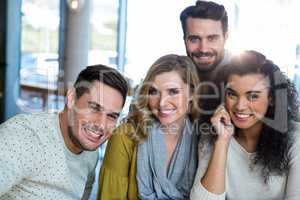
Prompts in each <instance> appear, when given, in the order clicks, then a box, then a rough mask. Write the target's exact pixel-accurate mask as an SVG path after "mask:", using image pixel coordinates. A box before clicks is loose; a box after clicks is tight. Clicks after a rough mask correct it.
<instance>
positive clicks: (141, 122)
mask: <svg viewBox="0 0 300 200" xmlns="http://www.w3.org/2000/svg"><path fill="white" fill-rule="evenodd" d="M198 84H199V79H198V76H197V72H196V69H195V66H194V64H193V62H192V61H191V60H190V58H188V57H187V56H178V55H166V56H163V57H161V58H159V59H158V60H157V61H156V62H155V63H154V64H153V65H152V67H151V68H150V70H149V71H148V73H147V75H146V78H145V80H144V82H143V85H142V86H141V89H140V91H139V95H138V99H137V101H136V103H135V104H134V105H133V111H132V113H131V115H130V116H129V118H128V120H127V122H126V123H125V124H123V125H121V126H120V127H119V128H118V129H117V130H116V131H115V133H114V135H113V136H112V138H111V139H110V141H109V143H108V146H107V149H106V153H105V157H104V161H103V164H102V167H101V172H100V180H99V191H98V200H100V199H102V200H109V199H187V198H188V197H189V193H190V189H191V187H192V184H193V180H194V177H195V172H196V168H197V142H198V139H197V138H198V136H197V134H196V131H195V130H193V129H194V125H195V123H196V121H195V119H197V118H198V116H199V114H198V112H197V105H198V104H197V99H196V95H195V94H196V92H197V91H195V90H196V87H197V86H198Z"/></svg>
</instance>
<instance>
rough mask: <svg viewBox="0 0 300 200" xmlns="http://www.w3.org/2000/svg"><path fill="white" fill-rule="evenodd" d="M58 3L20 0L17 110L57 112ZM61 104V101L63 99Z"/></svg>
mask: <svg viewBox="0 0 300 200" xmlns="http://www.w3.org/2000/svg"><path fill="white" fill-rule="evenodd" d="M58 34H59V0H52V1H48V0H23V1H22V33H21V51H22V52H21V68H20V84H21V94H20V102H19V104H20V107H21V110H22V111H25V112H34V111H42V110H49V109H50V110H52V109H54V110H56V109H57V108H58V106H57V101H58V99H61V98H58V97H56V95H55V93H56V90H57V78H58V70H59V67H58V41H59V40H58V38H59V36H58ZM62 101H63V100H62Z"/></svg>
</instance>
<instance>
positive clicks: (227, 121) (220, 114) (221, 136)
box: [210, 104, 234, 141]
mask: <svg viewBox="0 0 300 200" xmlns="http://www.w3.org/2000/svg"><path fill="white" fill-rule="evenodd" d="M210 121H211V123H212V126H213V127H214V129H215V133H216V134H217V135H218V140H226V141H227V140H228V141H229V140H230V138H231V136H232V135H233V134H234V126H233V124H232V123H231V118H230V115H229V113H228V112H227V110H226V109H225V107H224V106H223V104H221V105H220V106H219V107H218V108H217V109H216V111H215V113H214V115H213V116H212V118H211V119H210Z"/></svg>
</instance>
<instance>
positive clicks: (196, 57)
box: [187, 51, 222, 73]
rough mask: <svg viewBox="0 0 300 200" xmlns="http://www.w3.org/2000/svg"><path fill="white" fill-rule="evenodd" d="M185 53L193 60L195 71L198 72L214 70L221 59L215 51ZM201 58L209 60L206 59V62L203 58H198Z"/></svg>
mask: <svg viewBox="0 0 300 200" xmlns="http://www.w3.org/2000/svg"><path fill="white" fill-rule="evenodd" d="M187 55H189V57H190V58H191V59H192V60H193V62H194V64H195V65H196V67H197V71H198V72H200V73H201V72H204V73H206V72H212V71H214V70H215V68H216V67H217V66H218V64H219V63H220V62H221V60H222V59H221V58H222V57H220V56H218V53H217V52H202V51H194V52H191V53H190V54H187ZM203 58H207V59H209V60H207V61H206V62H205V60H202V61H201V60H200V59H203Z"/></svg>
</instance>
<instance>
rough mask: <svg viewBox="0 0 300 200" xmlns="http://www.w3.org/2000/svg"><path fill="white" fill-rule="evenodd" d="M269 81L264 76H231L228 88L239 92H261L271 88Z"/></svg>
mask: <svg viewBox="0 0 300 200" xmlns="http://www.w3.org/2000/svg"><path fill="white" fill-rule="evenodd" d="M269 85H270V82H269V79H268V78H267V77H265V76H263V75H262V74H248V75H243V76H240V75H236V74H233V75H230V76H229V77H228V84H227V87H230V88H231V89H233V90H235V91H237V92H248V91H261V90H264V89H266V88H267V87H269Z"/></svg>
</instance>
